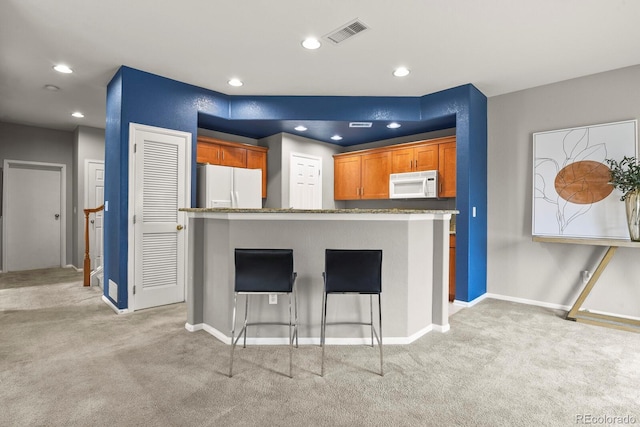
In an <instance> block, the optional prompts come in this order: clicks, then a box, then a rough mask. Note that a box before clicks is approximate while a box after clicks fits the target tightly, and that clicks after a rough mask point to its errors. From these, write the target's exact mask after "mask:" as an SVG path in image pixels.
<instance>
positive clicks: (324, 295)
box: [320, 292, 328, 377]
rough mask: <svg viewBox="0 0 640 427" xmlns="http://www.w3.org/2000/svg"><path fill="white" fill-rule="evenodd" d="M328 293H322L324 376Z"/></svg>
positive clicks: (321, 373)
mask: <svg viewBox="0 0 640 427" xmlns="http://www.w3.org/2000/svg"><path fill="white" fill-rule="evenodd" d="M327 296H328V295H327V293H326V292H324V293H323V295H322V305H323V309H322V325H321V328H322V330H321V331H320V345H321V346H322V365H321V368H320V376H321V377H324V347H325V345H324V344H325V342H324V340H325V330H326V328H327Z"/></svg>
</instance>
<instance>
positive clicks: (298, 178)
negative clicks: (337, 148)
mask: <svg viewBox="0 0 640 427" xmlns="http://www.w3.org/2000/svg"><path fill="white" fill-rule="evenodd" d="M289 165H290V166H289V167H290V177H289V183H290V185H289V206H290V207H292V208H294V209H322V158H320V157H315V156H309V155H307V154H300V153H291V161H290V163H289Z"/></svg>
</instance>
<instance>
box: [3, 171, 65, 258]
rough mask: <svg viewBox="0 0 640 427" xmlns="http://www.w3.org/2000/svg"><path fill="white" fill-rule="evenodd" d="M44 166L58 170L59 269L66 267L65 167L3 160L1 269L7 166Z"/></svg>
mask: <svg viewBox="0 0 640 427" xmlns="http://www.w3.org/2000/svg"><path fill="white" fill-rule="evenodd" d="M11 164H15V165H29V166H45V167H48V168H52V169H60V267H62V266H64V265H67V264H66V261H67V166H66V165H64V164H62V163H45V162H26V161H22V160H8V159H5V160H4V164H3V165H4V168H3V169H2V173H3V177H2V187H3V188H2V206H3V209H4V210H5V211H4V212H3V213H2V215H3V220H2V268H7V253H8V251H7V222H8V221H7V219H6V218H7V215H6V212H7V197H8V194H7V185H8V184H7V181H8V180H7V179H6V178H7V176H8V174H9V165H11Z"/></svg>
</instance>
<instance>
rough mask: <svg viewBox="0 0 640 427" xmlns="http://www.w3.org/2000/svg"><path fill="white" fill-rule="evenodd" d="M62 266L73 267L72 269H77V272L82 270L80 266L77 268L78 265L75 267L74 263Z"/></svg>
mask: <svg viewBox="0 0 640 427" xmlns="http://www.w3.org/2000/svg"><path fill="white" fill-rule="evenodd" d="M64 268H73V269H74V270H75V271H77V272H81V271H83V269H82V268H78V267H76V266H75V265H73V264H67V265H66V266H65V267H64Z"/></svg>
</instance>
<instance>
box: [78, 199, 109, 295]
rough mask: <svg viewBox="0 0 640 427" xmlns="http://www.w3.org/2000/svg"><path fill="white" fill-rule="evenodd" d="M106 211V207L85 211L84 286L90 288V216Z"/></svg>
mask: <svg viewBox="0 0 640 427" xmlns="http://www.w3.org/2000/svg"><path fill="white" fill-rule="evenodd" d="M103 209H104V205H100V206H98V207H97V208H93V209H85V210H84V267H83V272H84V286H89V285H90V284H91V283H90V282H91V280H90V278H91V258H90V257H89V215H90V214H92V213H96V212H100V211H101V210H103Z"/></svg>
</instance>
